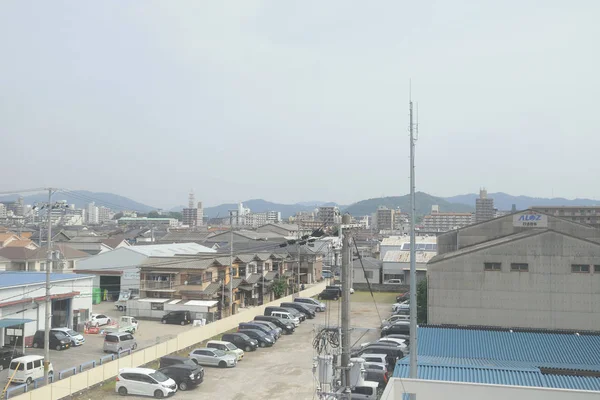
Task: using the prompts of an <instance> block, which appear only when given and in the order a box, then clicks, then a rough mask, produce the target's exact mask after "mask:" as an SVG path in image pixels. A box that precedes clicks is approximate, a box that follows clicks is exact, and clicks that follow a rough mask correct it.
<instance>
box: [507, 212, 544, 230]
mask: <svg viewBox="0 0 600 400" xmlns="http://www.w3.org/2000/svg"><path fill="white" fill-rule="evenodd" d="M513 226H516V227H522V228H547V227H548V216H547V215H545V214H537V213H521V214H515V215H513Z"/></svg>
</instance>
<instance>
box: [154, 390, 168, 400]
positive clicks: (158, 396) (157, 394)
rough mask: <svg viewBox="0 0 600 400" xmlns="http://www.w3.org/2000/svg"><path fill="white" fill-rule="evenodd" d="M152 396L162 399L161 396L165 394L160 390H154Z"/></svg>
mask: <svg viewBox="0 0 600 400" xmlns="http://www.w3.org/2000/svg"><path fill="white" fill-rule="evenodd" d="M154 397H155V398H157V399H162V398H163V397H165V394H164V393H163V391H162V390H155V391H154Z"/></svg>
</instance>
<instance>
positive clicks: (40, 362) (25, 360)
mask: <svg viewBox="0 0 600 400" xmlns="http://www.w3.org/2000/svg"><path fill="white" fill-rule="evenodd" d="M48 368H49V369H48V375H49V376H52V375H53V374H54V367H53V366H52V363H50V365H49V367H48ZM8 376H12V381H11V382H13V383H26V384H28V385H29V384H31V382H33V381H35V380H36V379H39V378H42V377H43V376H44V357H43V356H23V357H17V358H13V360H12V361H11V362H10V366H9V368H8Z"/></svg>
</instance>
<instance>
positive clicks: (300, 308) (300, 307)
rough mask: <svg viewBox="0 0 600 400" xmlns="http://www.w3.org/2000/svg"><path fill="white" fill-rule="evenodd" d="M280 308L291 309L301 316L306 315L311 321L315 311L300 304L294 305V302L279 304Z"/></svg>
mask: <svg viewBox="0 0 600 400" xmlns="http://www.w3.org/2000/svg"><path fill="white" fill-rule="evenodd" d="M280 306H281V307H284V308H293V309H295V310H298V311H300V312H301V313H302V314H304V315H306V318H308V319H313V318H314V317H315V311H314V310H311V309H310V308H309V307H308V306H305V305H304V304H301V303H296V302H295V301H290V302H284V303H281V304H280Z"/></svg>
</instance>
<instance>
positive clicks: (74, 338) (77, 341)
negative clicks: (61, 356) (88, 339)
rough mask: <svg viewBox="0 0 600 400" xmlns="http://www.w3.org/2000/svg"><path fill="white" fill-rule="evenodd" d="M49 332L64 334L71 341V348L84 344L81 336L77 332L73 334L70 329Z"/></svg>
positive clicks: (54, 329)
mask: <svg viewBox="0 0 600 400" xmlns="http://www.w3.org/2000/svg"><path fill="white" fill-rule="evenodd" d="M51 330H52V331H55V332H62V333H64V334H65V336H66V337H67V338H69V339H71V343H72V344H73V346H81V345H82V344H84V343H85V338H84V337H83V335H82V334H81V333H79V332H75V331H74V330H73V329H71V328H52V329H51Z"/></svg>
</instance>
